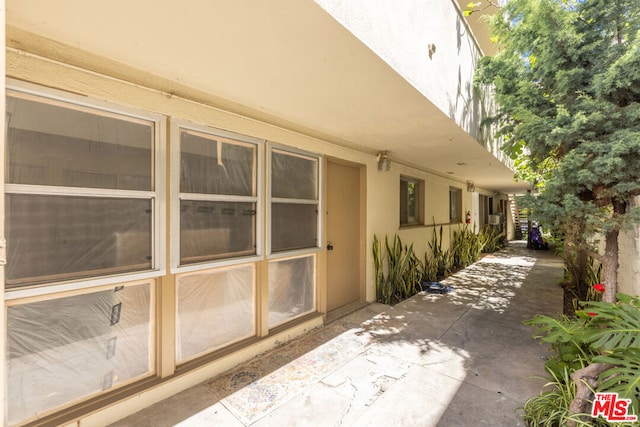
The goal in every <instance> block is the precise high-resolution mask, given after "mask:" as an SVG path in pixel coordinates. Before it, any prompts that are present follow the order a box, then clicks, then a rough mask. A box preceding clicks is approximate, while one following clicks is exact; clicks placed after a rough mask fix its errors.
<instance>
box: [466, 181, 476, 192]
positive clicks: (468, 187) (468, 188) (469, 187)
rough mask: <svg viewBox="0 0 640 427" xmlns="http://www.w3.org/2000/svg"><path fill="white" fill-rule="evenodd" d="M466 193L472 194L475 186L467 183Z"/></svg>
mask: <svg viewBox="0 0 640 427" xmlns="http://www.w3.org/2000/svg"><path fill="white" fill-rule="evenodd" d="M467 191H468V192H469V193H473V192H474V191H476V185H475V184H474V183H473V181H467Z"/></svg>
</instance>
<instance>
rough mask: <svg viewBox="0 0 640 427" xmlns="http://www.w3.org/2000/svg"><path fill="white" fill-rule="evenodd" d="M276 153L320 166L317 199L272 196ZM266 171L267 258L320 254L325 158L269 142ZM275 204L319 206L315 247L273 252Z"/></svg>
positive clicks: (321, 246) (321, 245) (317, 177)
mask: <svg viewBox="0 0 640 427" xmlns="http://www.w3.org/2000/svg"><path fill="white" fill-rule="evenodd" d="M274 151H277V152H281V153H285V154H287V155H293V156H298V157H302V158H310V159H315V161H316V162H317V165H318V170H317V176H316V179H317V181H316V198H315V199H314V200H310V199H293V198H280V197H273V196H272V194H271V193H272V188H271V187H272V184H273V182H272V178H271V172H272V160H271V159H272V156H271V155H272V153H273V152H274ZM266 157H267V158H266V168H267V169H266V170H267V175H268V176H267V178H266V179H267V186H266V187H267V195H266V199H265V203H266V208H267V209H266V214H267V220H266V224H267V226H266V234H265V235H266V258H267V259H268V260H276V259H280V258H292V257H297V256H301V255H307V254H313V253H317V252H319V251H320V250H321V249H322V248H323V245H324V243H323V242H324V240H323V239H324V237H323V223H324V221H323V217H322V215H321V214H322V212H323V209H324V207H323V206H324V204H323V197H322V194H323V191H324V190H323V188H324V184H323V176H324V162H323V157H322V156H321V155H320V154H315V153H312V152H309V151H304V150H300V149H297V148H293V147H289V146H286V145H282V144H278V143H275V142H272V141H267V154H266ZM274 203H290V204H300V205H312V204H313V205H316V206H317V211H318V215H317V223H316V233H317V236H318V238H317V243H316V245H315V246H313V247H308V248H302V249H291V250H283V251H275V252H274V251H273V249H272V235H271V234H272V218H273V216H272V206H273V204H274Z"/></svg>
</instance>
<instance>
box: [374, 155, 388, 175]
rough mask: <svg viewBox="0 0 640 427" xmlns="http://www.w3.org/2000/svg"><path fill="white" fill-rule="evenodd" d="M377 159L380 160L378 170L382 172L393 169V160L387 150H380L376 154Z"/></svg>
mask: <svg viewBox="0 0 640 427" xmlns="http://www.w3.org/2000/svg"><path fill="white" fill-rule="evenodd" d="M376 159H377V160H378V170H379V171H380V172H389V171H390V170H391V160H389V155H388V154H387V152H386V151H380V152H379V153H378V154H377V155H376Z"/></svg>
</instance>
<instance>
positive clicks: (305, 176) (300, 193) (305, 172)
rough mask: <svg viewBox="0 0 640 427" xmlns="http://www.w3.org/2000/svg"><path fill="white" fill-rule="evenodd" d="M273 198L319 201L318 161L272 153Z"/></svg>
mask: <svg viewBox="0 0 640 427" xmlns="http://www.w3.org/2000/svg"><path fill="white" fill-rule="evenodd" d="M271 180H272V181H271V196H272V197H279V198H287V199H305V200H317V199H318V159H316V158H310V157H301V156H297V155H295V154H287V153H281V152H278V151H274V152H272V156H271Z"/></svg>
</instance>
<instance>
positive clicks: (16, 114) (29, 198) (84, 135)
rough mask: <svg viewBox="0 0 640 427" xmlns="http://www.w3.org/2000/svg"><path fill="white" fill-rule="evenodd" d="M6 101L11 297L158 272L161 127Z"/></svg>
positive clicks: (39, 101)
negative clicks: (44, 287) (28, 290)
mask: <svg viewBox="0 0 640 427" xmlns="http://www.w3.org/2000/svg"><path fill="white" fill-rule="evenodd" d="M7 94H8V96H7V127H6V129H7V134H6V135H7V138H6V168H5V169H6V176H5V183H6V187H5V192H6V230H7V231H6V234H7V260H8V264H7V267H6V286H7V289H15V288H18V287H22V286H27V285H36V284H48V283H53V282H62V281H68V280H76V279H82V278H89V277H94V276H103V275H112V274H120V273H125V272H142V271H149V270H154V269H158V267H159V266H158V263H159V261H160V260H159V258H160V257H159V256H158V253H157V248H158V247H159V244H158V236H159V234H158V227H157V223H158V222H159V221H158V219H159V215H160V213H159V212H158V209H157V199H158V191H157V189H156V183H155V180H156V175H157V171H156V162H157V159H156V157H157V152H156V151H157V150H156V134H157V126H159V122H156V121H154V120H149V119H144V118H137V117H132V116H126V115H123V114H119V113H114V112H111V111H106V110H102V109H97V108H92V107H91V106H81V105H77V104H72V103H69V102H65V101H61V100H57V99H52V98H45V97H40V96H35V95H31V94H27V93H23V92H18V91H11V90H8V91H7Z"/></svg>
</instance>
